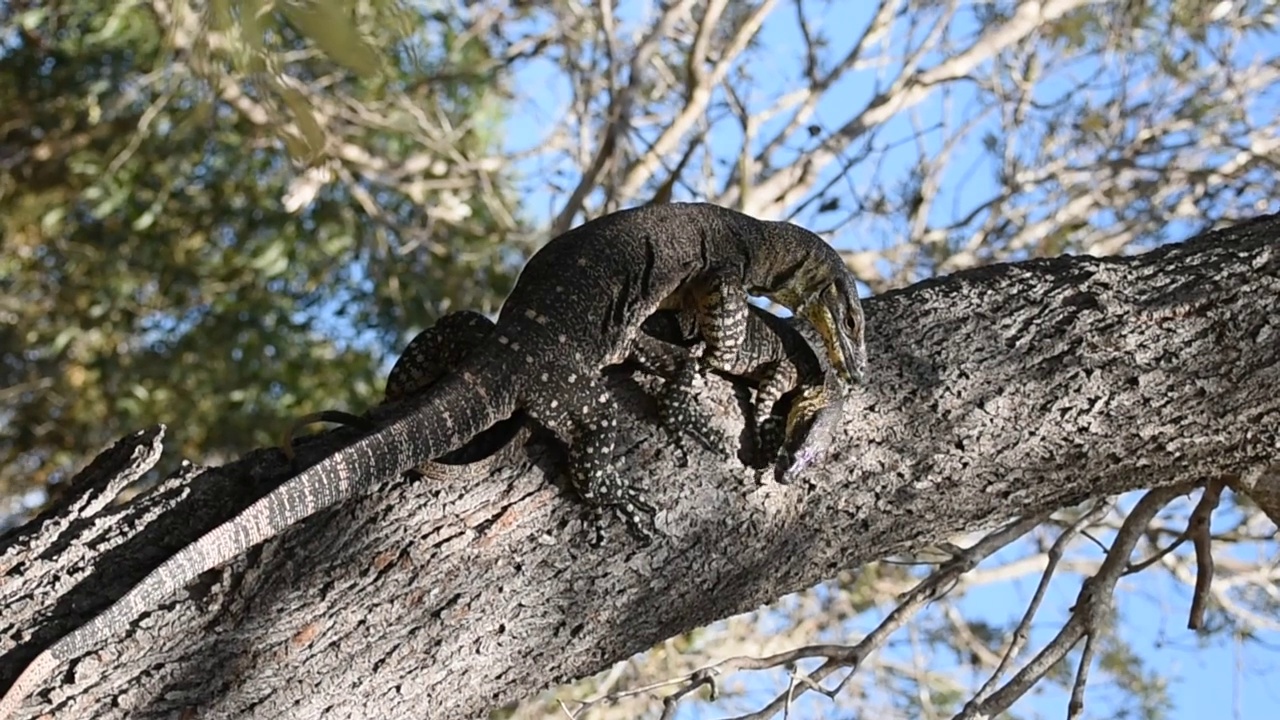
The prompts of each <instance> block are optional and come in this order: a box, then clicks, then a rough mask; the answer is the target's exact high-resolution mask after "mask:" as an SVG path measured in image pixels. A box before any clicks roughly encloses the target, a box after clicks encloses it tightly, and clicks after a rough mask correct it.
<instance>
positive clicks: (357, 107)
mask: <svg viewBox="0 0 1280 720" xmlns="http://www.w3.org/2000/svg"><path fill="white" fill-rule="evenodd" d="M0 12H3V13H4V17H3V20H2V22H0V24H2V25H3V27H4V30H3V34H2V35H0V167H2V168H3V176H2V178H0V232H2V233H3V247H4V253H3V259H0V317H2V318H3V323H2V324H0V388H3V389H2V390H0V397H2V398H3V405H2V407H3V410H0V413H2V416H0V422H3V430H2V431H0V489H2V490H3V491H4V492H5V494H6V495H8V494H14V493H18V492H20V491H22V490H24V489H29V488H35V487H40V486H41V485H43V484H44V483H48V482H50V481H56V480H57V479H58V478H59V477H60V476H61V474H62V473H64V472H65V471H67V470H70V469H72V468H73V467H74V465H75V463H77V462H80V461H82V460H83V458H84V457H85V456H86V454H91V453H92V452H93V451H94V450H95V449H97V448H100V447H102V446H103V445H105V444H107V443H110V442H111V441H112V439H113V438H115V437H118V436H120V435H122V434H124V433H127V432H130V431H132V430H134V429H137V428H139V427H142V426H144V425H146V424H148V423H153V422H167V423H169V424H170V425H175V426H180V428H181V430H179V431H178V432H175V433H171V434H170V437H171V438H173V440H172V441H171V443H173V444H176V445H178V447H173V448H171V450H177V451H178V452H179V453H181V454H184V455H187V456H192V457H197V456H198V457H205V458H218V457H225V456H228V455H233V454H235V453H239V452H241V451H243V450H246V449H249V448H252V447H254V446H258V445H263V444H268V443H270V442H271V441H272V438H273V436H274V435H276V434H277V433H278V432H279V430H280V429H281V428H282V427H283V426H284V424H285V423H287V421H288V419H289V418H291V417H294V416H296V415H297V414H298V413H300V412H306V411H309V410H312V409H318V408H320V407H324V406H343V407H357V408H358V407H363V406H365V405H367V404H368V403H370V402H371V401H373V400H374V399H375V397H376V395H377V393H378V392H380V389H381V388H380V381H379V380H378V378H379V375H380V368H381V367H383V366H384V365H385V361H386V360H387V357H388V353H389V352H393V351H395V350H396V349H397V348H398V347H400V346H401V344H402V341H403V340H404V339H405V338H406V337H408V336H410V335H411V334H412V333H413V332H415V330H417V329H421V328H422V327H423V326H425V325H429V324H431V323H432V322H433V321H434V319H435V317H436V316H438V315H439V314H440V313H441V312H443V311H446V310H447V309H448V308H449V307H451V306H455V305H461V306H467V307H480V308H484V309H494V308H495V307H496V303H497V302H499V301H500V300H501V298H502V297H503V295H504V293H505V291H506V289H507V287H508V286H509V285H510V282H511V279H512V275H513V273H514V272H515V270H516V269H518V264H516V263H515V262H513V260H514V261H518V258H505V259H504V258H503V257H502V256H501V255H500V253H501V252H502V250H503V249H504V248H509V247H511V246H512V245H511V243H512V242H513V241H515V240H518V238H517V237H515V235H514V233H515V232H516V231H518V230H519V225H518V224H517V222H516V221H515V219H514V218H515V215H514V211H513V208H514V205H515V202H514V195H513V194H512V192H511V191H510V189H509V187H510V181H509V179H508V178H506V177H504V176H503V173H502V172H501V171H502V164H503V163H502V161H501V159H500V158H498V157H497V155H496V154H495V153H496V152H497V149H498V147H497V141H498V138H499V134H498V128H499V127H500V125H501V123H502V122H503V121H504V115H503V113H504V112H505V108H504V106H505V101H504V100H503V99H502V92H501V90H500V88H499V85H500V82H499V79H500V74H499V70H500V68H501V66H502V64H503V63H505V62H507V60H508V59H507V58H504V57H501V56H500V55H497V54H495V53H498V52H500V51H501V50H500V48H498V47H495V46H494V44H493V43H490V42H487V41H484V40H483V39H482V38H480V37H477V36H476V34H475V30H476V26H475V24H474V23H473V22H470V21H466V20H464V19H463V18H460V17H456V16H451V15H449V14H447V13H427V14H423V13H414V12H412V11H409V10H407V9H404V8H401V7H398V6H397V5H395V4H393V3H391V2H375V3H360V4H357V5H353V6H350V5H349V6H346V7H344V6H343V5H342V4H332V5H329V4H317V5H314V6H306V7H301V6H297V7H295V6H288V5H285V6H281V7H280V8H277V9H274V10H270V9H269V8H267V7H265V6H261V5H260V4H258V3H252V2H246V3H232V2H230V1H229V0H228V1H227V2H218V3H215V4H213V5H212V6H210V7H207V8H204V9H203V10H202V11H201V12H196V11H195V10H194V9H193V8H192V7H191V6H188V5H187V4H186V3H185V2H184V1H183V0H177V2H173V3H170V2H164V1H157V2H154V3H118V4H116V3H111V4H106V5H104V4H102V3H97V2H85V1H79V2H58V3H24V2H11V3H7V4H6V5H5V6H4V7H3V9H2V10H0ZM388 49H390V51H388Z"/></svg>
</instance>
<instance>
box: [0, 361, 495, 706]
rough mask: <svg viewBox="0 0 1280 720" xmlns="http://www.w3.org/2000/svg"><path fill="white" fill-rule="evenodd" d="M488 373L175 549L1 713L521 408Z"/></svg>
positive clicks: (469, 376)
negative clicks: (307, 523)
mask: <svg viewBox="0 0 1280 720" xmlns="http://www.w3.org/2000/svg"><path fill="white" fill-rule="evenodd" d="M480 362H481V363H483V362H485V361H484V360H481V361H480ZM486 377H487V378H504V379H507V378H510V375H509V374H508V375H503V374H493V373H490V372H485V371H480V370H479V369H474V368H468V369H467V370H463V371H461V372H457V373H452V374H450V375H448V376H446V377H444V378H441V380H440V381H439V382H438V383H436V384H435V385H433V386H432V387H431V389H430V391H428V392H427V394H426V396H425V397H424V398H423V400H422V401H421V402H419V403H416V404H415V407H413V408H412V409H410V410H408V411H407V412H406V414H405V415H403V416H401V417H399V418H398V419H396V420H395V421H393V422H392V423H391V424H390V425H387V426H386V427H383V428H382V429H381V430H379V431H378V432H376V433H373V434H372V435H368V436H366V437H364V438H361V439H360V440H358V441H356V442H355V443H352V444H351V445H349V446H347V447H345V448H343V449H341V450H339V451H338V452H336V453H334V454H332V455H330V456H328V457H326V458H325V459H324V460H322V461H321V462H319V463H317V464H315V465H313V466H311V467H309V468H307V469H306V470H304V471H303V472H302V473H300V474H299V475H297V476H295V477H293V478H291V479H289V480H287V481H286V482H285V483H284V484H282V485H280V487H278V488H276V489H275V490H273V491H271V492H270V493H268V494H267V495H266V496H264V497H263V498H262V499H260V500H258V501H257V502H255V503H253V504H252V505H250V506H249V507H247V508H245V509H244V510H243V511H241V512H240V514H238V515H236V516H235V517H233V518H231V519H230V520H228V521H227V522H224V523H223V524H221V525H219V526H217V527H215V528H214V529H212V530H210V531H209V532H207V533H205V534H204V535H203V536H201V537H200V539H198V540H196V541H195V542H193V543H191V544H190V545H187V546H186V547H184V548H182V549H181V550H179V551H178V552H177V553H175V554H174V555H173V556H172V557H170V558H169V559H167V560H165V561H164V562H163V563H161V564H160V566H159V567H157V568H156V569H155V570H152V571H151V572H150V573H149V574H148V575H147V576H146V577H145V578H143V579H142V582H140V583H138V584H137V585H135V586H133V588H132V589H130V590H129V592H127V593H125V594H124V596H122V597H121V598H120V599H119V600H117V601H115V602H114V603H112V604H111V606H110V607H108V608H107V609H106V610H104V611H102V612H101V613H99V614H98V615H97V616H95V617H93V618H92V619H91V620H89V621H88V622H87V623H85V624H84V625H81V626H80V627H78V628H76V629H75V630H73V631H71V632H70V633H68V634H67V635H65V636H64V637H62V638H61V639H59V640H58V641H57V642H55V643H54V644H53V645H50V646H49V648H48V649H46V650H45V651H44V652H42V653H40V654H39V655H37V656H36V658H35V660H33V661H32V662H31V664H30V665H28V666H27V668H26V669H24V670H23V671H22V674H21V675H19V676H18V679H17V680H16V681H14V684H13V686H12V687H10V688H9V690H8V691H7V692H6V693H5V695H4V697H3V698H0V720H8V719H9V718H10V717H11V716H12V715H13V714H14V713H15V712H16V711H17V709H18V707H19V706H20V704H21V703H22V701H23V699H24V698H25V697H26V696H27V695H28V694H29V693H30V692H31V691H32V690H33V689H35V688H36V687H37V686H38V685H39V684H40V683H41V682H42V681H44V680H46V679H47V678H48V677H49V675H50V674H51V673H52V671H53V670H54V668H56V667H57V666H58V663H60V662H62V661H64V660H68V659H70V658H72V657H76V656H78V655H80V654H82V653H83V652H85V651H87V650H89V649H90V648H91V647H95V646H97V645H99V644H101V642H102V641H103V640H105V639H107V638H108V637H110V636H111V635H113V634H115V633H118V632H120V631H122V630H123V629H124V628H125V627H126V626H127V625H128V624H129V622H131V621H132V620H133V619H134V618H136V617H138V616H139V615H141V614H142V613H144V612H146V611H148V610H151V609H153V608H155V606H156V605H157V604H158V603H159V602H160V601H161V600H163V599H164V598H166V597H168V596H169V595H170V594H172V593H173V592H175V591H176V590H178V589H179V588H181V587H183V586H185V585H186V584H187V583H188V582H190V581H192V580H194V579H195V578H197V577H199V576H200V575H201V574H202V573H204V572H206V571H208V570H212V569H213V568H216V567H218V566H219V565H222V564H224V563H226V562H227V561H229V560H231V559H233V558H235V557H236V556H237V555H239V554H241V553H242V552H244V551H245V550H248V549H249V548H251V547H253V546H254V545H257V544H258V543H260V542H262V541H263V540H266V539H267V538H269V537H272V536H274V535H278V534H279V533H280V532H281V531H282V530H284V529H285V528H287V527H289V526H290V525H293V524H294V523H297V522H298V521H300V520H302V519H303V518H306V517H308V516H310V515H312V514H314V513H316V512H319V511H320V510H323V509H325V508H327V507H331V506H333V505H337V504H338V503H340V502H342V501H343V500H346V499H347V498H350V497H354V496H355V495H358V494H361V493H363V492H364V491H365V490H366V489H367V488H368V486H369V485H370V484H371V483H373V482H375V481H377V480H381V479H383V478H388V477H392V476H394V475H396V474H397V473H400V472H404V471H406V470H409V469H410V468H414V467H417V466H419V465H421V464H423V463H425V462H427V461H428V460H431V459H432V458H436V457H439V456H441V455H444V454H445V453H447V452H448V451H450V450H452V449H454V448H456V447H458V446H459V445H461V444H463V443H464V442H466V441H467V440H469V439H471V438H472V437H473V436H475V435H476V434H478V433H480V432H481V431H483V430H484V429H486V428H488V427H489V426H491V425H493V424H494V423H496V422H498V421H500V420H503V419H505V418H506V417H508V416H509V415H511V414H512V413H513V412H514V411H515V409H516V389H515V388H514V387H497V386H499V385H501V384H502V383H501V382H495V383H492V384H491V385H485V386H483V387H481V386H480V385H478V384H477V382H476V380H474V378H486Z"/></svg>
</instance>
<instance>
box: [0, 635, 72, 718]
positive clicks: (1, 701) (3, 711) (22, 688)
mask: <svg viewBox="0 0 1280 720" xmlns="http://www.w3.org/2000/svg"><path fill="white" fill-rule="evenodd" d="M52 650H53V648H49V649H48V650H45V651H44V652H42V653H40V654H39V655H37V656H36V658H35V660H32V661H31V664H30V665H27V667H26V669H24V670H23V671H22V674H21V675H19V676H18V679H17V680H14V681H13V687H10V688H9V692H7V693H5V694H4V697H3V698H0V718H3V720H9V718H11V717H13V715H14V714H15V713H17V712H18V706H19V705H21V704H22V700H23V699H24V698H25V697H26V696H27V695H28V694H30V693H31V691H32V690H35V689H36V686H37V685H39V684H40V682H41V681H43V680H44V679H45V678H47V677H49V675H50V674H52V673H53V669H54V668H56V667H58V658H56V657H54V656H53V652H52Z"/></svg>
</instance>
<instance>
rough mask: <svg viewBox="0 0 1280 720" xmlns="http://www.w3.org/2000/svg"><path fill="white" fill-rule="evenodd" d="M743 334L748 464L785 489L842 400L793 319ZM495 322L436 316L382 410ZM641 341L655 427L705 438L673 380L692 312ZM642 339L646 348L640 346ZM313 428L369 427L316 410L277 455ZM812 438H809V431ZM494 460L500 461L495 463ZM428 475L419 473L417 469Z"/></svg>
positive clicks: (510, 423) (684, 358) (470, 457)
mask: <svg viewBox="0 0 1280 720" xmlns="http://www.w3.org/2000/svg"><path fill="white" fill-rule="evenodd" d="M748 311H749V314H748V317H747V326H746V332H745V334H744V335H743V341H742V345H741V347H740V348H739V349H738V353H737V355H735V357H734V359H733V360H732V362H731V363H730V365H729V367H728V369H726V370H720V372H721V373H722V374H725V375H728V376H729V377H731V378H737V379H741V380H746V381H748V382H749V383H750V384H751V385H753V386H754V387H755V389H756V398H755V402H754V403H753V408H754V413H753V416H754V417H753V422H751V423H749V425H748V427H749V429H750V432H751V448H752V455H753V464H754V465H756V466H759V465H761V464H765V463H769V462H770V461H773V462H774V465H775V477H776V478H777V479H778V480H779V481H783V482H786V481H789V480H790V479H791V477H793V476H794V475H796V474H798V473H800V472H802V471H803V470H804V469H805V468H806V467H807V466H808V465H809V464H811V462H812V460H813V459H814V458H816V457H818V456H819V455H820V454H821V452H822V451H823V450H824V449H825V448H826V447H827V446H828V445H829V444H830V441H831V437H830V433H829V432H827V429H828V428H829V427H830V426H831V424H832V422H829V421H828V418H831V419H833V420H835V421H838V419H839V417H840V414H841V412H842V411H843V394H842V393H841V392H840V389H839V388H838V387H837V383H835V382H834V376H833V375H830V374H828V373H827V372H826V371H825V366H824V364H823V363H822V362H821V361H820V360H819V357H818V355H817V354H816V353H814V351H813V348H812V346H811V345H810V344H809V341H808V340H807V339H806V338H805V337H804V335H802V334H801V332H800V330H799V329H797V326H798V325H799V323H798V322H796V319H795V318H790V319H783V318H780V317H778V316H776V315H774V314H772V313H770V312H768V311H766V310H764V309H762V308H759V307H757V306H755V305H751V306H749V307H748ZM493 328H494V323H493V321H492V320H490V319H489V318H487V317H485V316H484V315H482V314H480V313H478V312H475V311H473V310H461V311H457V312H453V313H449V314H447V315H445V316H443V317H441V318H440V320H439V321H438V322H437V323H436V324H435V325H434V326H432V327H429V328H427V329H425V330H423V331H422V332H420V333H419V334H418V335H417V336H415V337H414V339H413V340H412V341H410V343H409V345H408V346H407V347H406V348H405V350H404V352H403V353H401V355H400V358H399V359H398V360H397V361H396V364H395V366H394V367H392V369H391V373H390V374H389V375H388V376H387V385H386V390H385V392H384V394H383V401H382V402H383V404H386V403H392V402H400V401H402V400H404V399H405V398H408V397H410V396H411V395H413V394H415V393H420V392H423V391H424V390H426V389H427V388H429V387H430V386H431V385H432V384H433V383H435V382H436V381H437V380H439V379H440V378H441V377H443V376H444V375H445V373H446V372H447V371H448V369H449V368H451V367H455V366H457V365H458V364H459V363H461V362H462V361H463V360H465V359H466V356H467V354H468V353H470V352H471V351H473V350H475V349H476V348H477V347H479V346H480V344H481V342H482V341H483V340H484V339H485V338H486V337H487V336H488V334H489V333H490V332H492V330H493ZM641 329H642V331H643V332H644V333H645V334H646V335H647V336H649V337H648V338H637V343H636V346H635V347H634V348H633V351H632V356H631V359H633V360H635V361H636V362H637V363H638V364H639V365H641V366H642V367H643V368H644V370H645V371H647V372H649V373H651V374H653V375H656V376H659V377H664V378H667V382H666V383H665V384H664V386H663V391H662V392H661V393H660V394H659V412H660V418H661V421H662V424H663V426H664V427H665V428H666V430H667V431H668V432H669V433H670V434H671V435H672V436H673V437H677V438H678V437H681V436H682V435H683V434H684V433H686V432H689V431H690V429H691V428H700V429H703V430H701V431H700V435H702V438H703V441H704V442H707V443H708V444H709V443H710V442H711V441H709V440H706V431H705V428H707V427H709V425H710V422H709V419H708V418H707V417H706V416H705V414H704V413H702V412H701V411H700V410H699V409H698V407H697V405H698V403H697V398H696V396H695V395H693V394H692V393H689V392H687V391H686V387H685V386H682V385H680V384H679V383H678V382H677V380H676V378H677V377H678V375H679V374H680V373H681V372H682V370H683V369H684V368H685V367H687V366H688V365H689V364H690V361H691V360H692V358H694V357H696V355H694V354H693V353H692V352H691V348H693V347H694V346H696V345H699V344H701V342H702V339H701V338H700V337H699V336H698V329H697V327H696V318H695V317H694V315H693V314H692V313H690V312H685V311H675V310H659V311H658V312H655V313H654V314H653V315H650V316H649V317H648V318H646V319H645V321H644V323H643V324H642V325H641ZM641 340H648V342H640V341H641ZM525 421H526V418H525V417H524V415H523V412H521V411H517V412H516V414H515V415H513V416H512V417H510V418H507V419H506V420H502V421H500V422H498V423H497V424H495V425H493V426H492V427H490V428H488V429H486V430H485V431H483V432H481V433H480V434H479V435H477V436H475V437H474V438H472V439H471V440H469V441H468V442H467V443H466V444H465V445H463V446H462V447H460V448H458V449H457V450H453V451H451V452H450V453H448V454H447V455H444V456H441V457H439V458H436V459H434V460H433V461H432V462H434V463H437V464H440V465H464V464H469V463H474V462H478V461H481V460H485V459H489V458H491V457H492V456H493V455H494V454H495V453H498V452H499V451H500V450H502V449H504V448H509V447H510V446H513V445H515V444H517V443H516V442H515V440H516V438H517V436H518V435H520V434H521V432H520V431H521V430H522V429H527V428H526V426H525ZM316 422H330V423H338V424H342V425H347V426H353V427H357V428H359V429H361V430H363V431H366V432H369V431H372V430H373V429H374V427H375V426H374V424H373V422H372V421H370V420H369V419H367V418H365V417H363V416H360V415H353V414H351V413H348V412H344V411H341V410H322V411H320V412H315V413H311V414H308V415H304V416H302V417H300V418H298V419H297V420H295V421H294V422H293V423H291V424H290V425H289V427H288V428H286V430H285V432H284V435H283V437H282V439H281V442H280V448H281V450H282V451H283V452H284V454H285V456H286V457H288V458H289V459H290V460H293V459H294V457H295V455H294V452H293V437H294V434H295V433H296V432H297V431H298V430H299V429H300V428H302V427H304V426H306V425H309V424H311V423H316ZM811 430H816V432H812V433H811V432H810V431H811ZM501 459H502V458H499V461H500V460H501ZM417 470H418V472H420V473H422V474H427V473H428V472H429V470H428V468H427V467H426V466H423V467H420V468H417Z"/></svg>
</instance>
